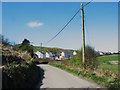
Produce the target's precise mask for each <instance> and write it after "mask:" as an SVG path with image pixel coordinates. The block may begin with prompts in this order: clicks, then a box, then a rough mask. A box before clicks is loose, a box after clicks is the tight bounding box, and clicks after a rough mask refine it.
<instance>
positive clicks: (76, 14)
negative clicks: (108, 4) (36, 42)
mask: <svg viewBox="0 0 120 90" xmlns="http://www.w3.org/2000/svg"><path fill="white" fill-rule="evenodd" d="M92 1H93V0H91V1H90V2H88V3H86V4H85V5H83V7H85V6H87V5H88V4H90V3H91V2H92ZM80 10H81V8H79V10H78V11H77V12H76V13H75V14H74V15H73V17H72V18H71V19H70V20H69V21H68V22H67V23H66V24H65V26H64V27H63V28H62V29H61V30H60V31H59V32H58V33H57V34H56V35H55V36H54V37H52V38H51V39H50V40H48V41H47V42H45V43H43V44H47V43H49V42H51V41H52V40H53V39H55V38H56V37H57V36H58V35H59V34H60V33H61V32H62V31H63V30H64V29H65V28H66V27H67V26H68V25H69V23H70V22H71V21H72V20H73V19H74V18H75V16H76V15H77V14H78V13H79V12H80Z"/></svg>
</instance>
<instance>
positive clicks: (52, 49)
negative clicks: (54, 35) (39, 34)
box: [33, 46, 77, 53]
mask: <svg viewBox="0 0 120 90" xmlns="http://www.w3.org/2000/svg"><path fill="white" fill-rule="evenodd" d="M33 50H34V52H36V51H42V52H56V53H60V52H62V51H68V52H73V51H77V50H72V49H62V48H56V47H55V48H52V47H42V48H41V47H40V46H33Z"/></svg>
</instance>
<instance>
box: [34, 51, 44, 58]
mask: <svg viewBox="0 0 120 90" xmlns="http://www.w3.org/2000/svg"><path fill="white" fill-rule="evenodd" d="M35 54H36V55H37V56H38V58H43V57H44V56H43V54H42V53H41V52H39V51H37V52H35Z"/></svg>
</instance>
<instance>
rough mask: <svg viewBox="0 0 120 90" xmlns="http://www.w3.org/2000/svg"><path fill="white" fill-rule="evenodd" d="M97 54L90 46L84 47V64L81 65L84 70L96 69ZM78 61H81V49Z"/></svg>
mask: <svg viewBox="0 0 120 90" xmlns="http://www.w3.org/2000/svg"><path fill="white" fill-rule="evenodd" d="M97 55H98V54H97V52H96V51H95V50H94V48H92V47H90V46H86V47H85V63H84V64H83V63H82V61H81V63H82V65H83V67H84V68H89V69H96V68H97V66H98V60H97ZM80 60H82V48H81V52H80Z"/></svg>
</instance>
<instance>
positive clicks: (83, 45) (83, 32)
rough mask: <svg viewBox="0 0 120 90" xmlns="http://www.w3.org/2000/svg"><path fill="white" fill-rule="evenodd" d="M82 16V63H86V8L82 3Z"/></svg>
mask: <svg viewBox="0 0 120 90" xmlns="http://www.w3.org/2000/svg"><path fill="white" fill-rule="evenodd" d="M81 16H82V61H83V65H84V63H85V30H84V29H85V28H84V6H83V4H82V3H81Z"/></svg>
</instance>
